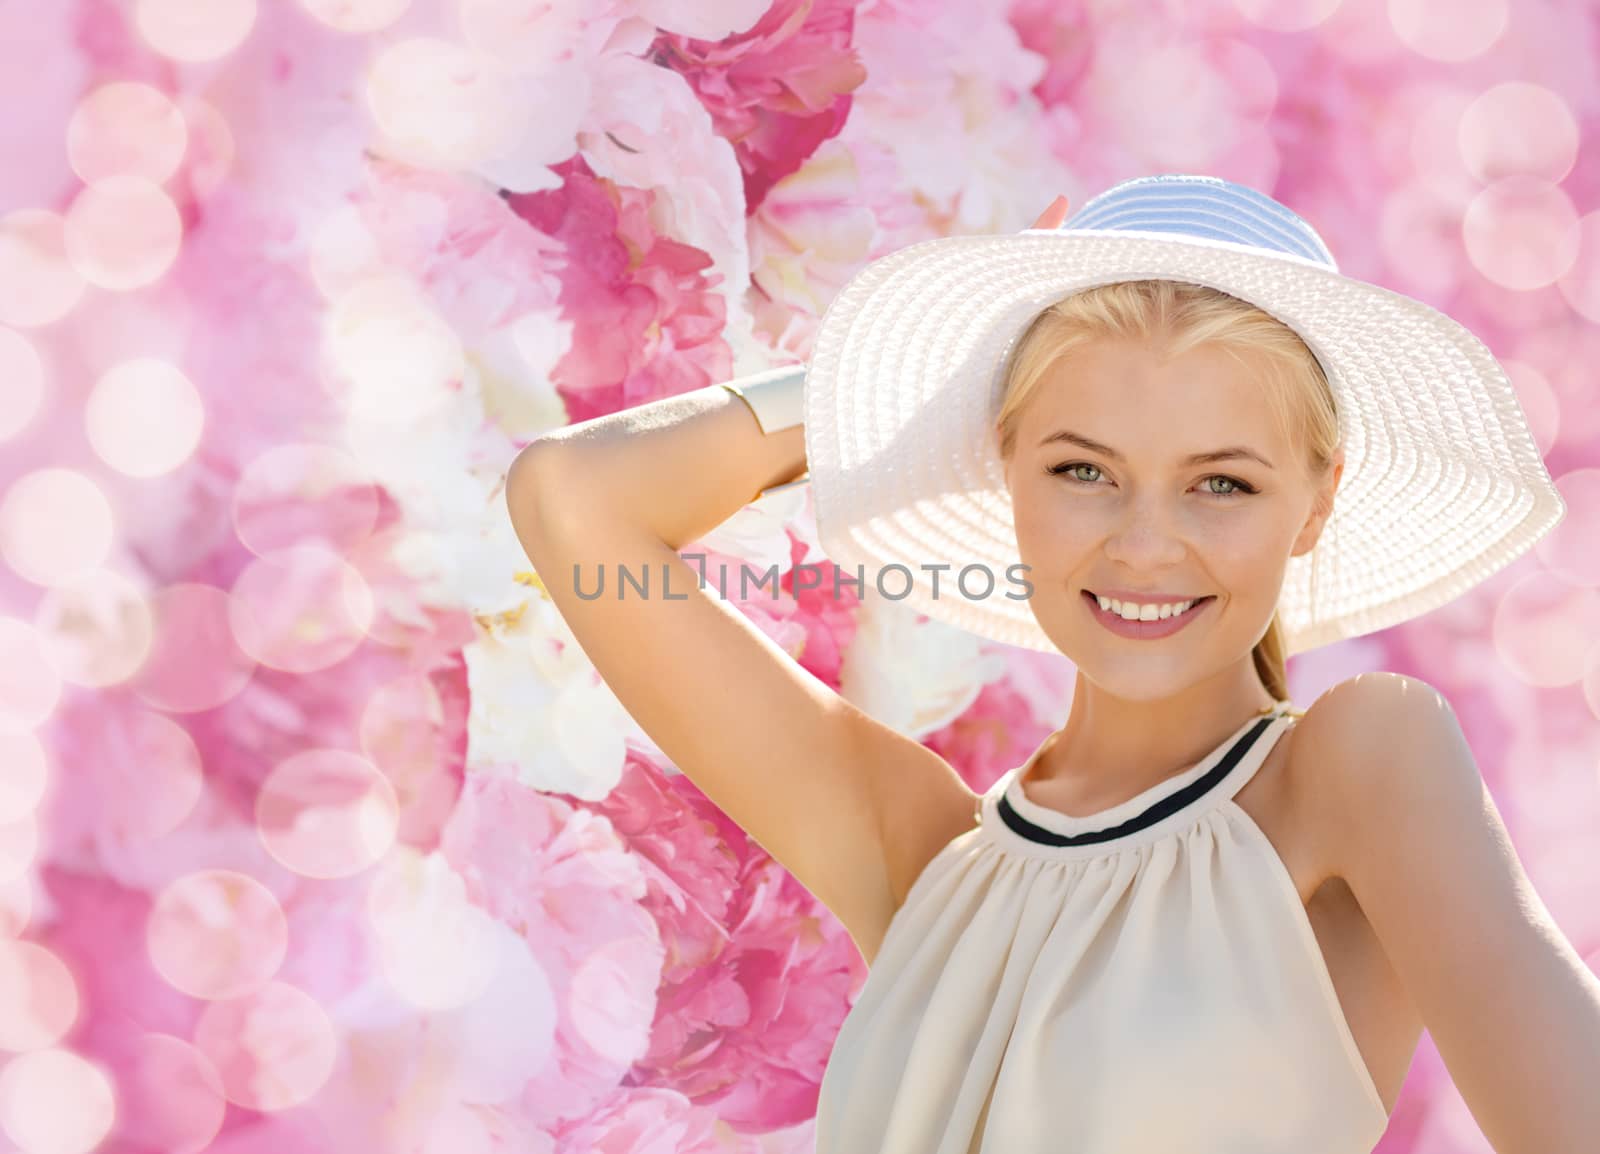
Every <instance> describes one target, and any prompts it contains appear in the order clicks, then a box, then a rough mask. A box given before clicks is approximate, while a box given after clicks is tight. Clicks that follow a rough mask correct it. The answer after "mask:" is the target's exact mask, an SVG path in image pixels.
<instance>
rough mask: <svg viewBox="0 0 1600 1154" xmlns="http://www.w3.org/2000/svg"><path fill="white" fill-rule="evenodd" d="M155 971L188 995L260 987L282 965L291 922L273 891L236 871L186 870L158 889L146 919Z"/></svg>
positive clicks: (224, 994)
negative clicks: (187, 871)
mask: <svg viewBox="0 0 1600 1154" xmlns="http://www.w3.org/2000/svg"><path fill="white" fill-rule="evenodd" d="M145 943H146V946H147V948H148V949H149V951H150V961H151V963H152V964H153V965H154V966H155V969H156V972H157V973H158V974H160V975H161V977H162V978H163V979H164V980H165V981H166V982H167V983H168V984H169V985H171V986H172V987H173V988H174V989H176V990H180V991H182V992H183V993H185V994H188V995H190V996H191V997H196V998H206V999H220V998H234V997H239V996H242V995H244V994H248V993H252V992H254V991H256V990H259V989H261V988H262V987H263V986H264V985H265V984H266V983H267V982H268V981H270V980H271V978H272V976H273V975H274V974H276V973H277V972H278V968H279V967H280V966H281V965H282V964H283V959H284V955H285V954H286V953H287V951H288V947H289V922H288V919H287V918H286V917H285V916H284V912H283V907H282V906H280V905H279V904H278V899H277V898H275V897H273V896H272V891H271V890H269V889H267V887H266V886H264V885H262V884H261V883H260V882H258V881H256V880H255V879H254V878H252V877H250V876H248V875H246V874H242V873H239V872H238V871H237V870H226V869H206V870H196V871H195V872H193V873H189V874H185V875H184V876H183V877H181V878H178V879H177V880H176V881H174V882H172V883H171V884H169V885H168V886H166V887H165V888H164V889H162V891H161V892H160V894H159V895H157V897H156V900H155V903H154V905H153V906H152V908H151V910H150V916H149V918H148V920H147V921H146V923H145Z"/></svg>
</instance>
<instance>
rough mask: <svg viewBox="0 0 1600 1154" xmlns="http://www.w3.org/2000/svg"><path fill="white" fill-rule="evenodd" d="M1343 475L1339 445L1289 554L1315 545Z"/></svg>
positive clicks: (1330, 511)
mask: <svg viewBox="0 0 1600 1154" xmlns="http://www.w3.org/2000/svg"><path fill="white" fill-rule="evenodd" d="M1343 476H1344V446H1343V445H1340V446H1339V448H1338V449H1337V450H1335V452H1334V454H1333V464H1332V465H1331V466H1330V467H1329V469H1328V473H1327V476H1326V477H1325V478H1324V479H1323V482H1322V484H1321V485H1319V486H1318V487H1317V492H1316V496H1315V498H1314V499H1313V500H1312V503H1311V515H1310V516H1308V517H1307V518H1306V523H1305V524H1304V525H1302V526H1301V527H1300V533H1299V535H1298V536H1296V537H1295V539H1294V548H1293V549H1291V550H1290V551H1289V556H1291V557H1299V556H1300V555H1302V554H1304V553H1309V552H1311V550H1312V548H1313V547H1314V546H1315V545H1316V543H1317V538H1319V537H1321V536H1322V527H1323V526H1324V525H1326V524H1327V523H1328V518H1329V517H1331V516H1332V515H1333V495H1334V493H1335V492H1337V491H1338V488H1339V480H1340V478H1341V477H1343Z"/></svg>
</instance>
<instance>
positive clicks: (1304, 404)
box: [995, 280, 1339, 700]
mask: <svg viewBox="0 0 1600 1154" xmlns="http://www.w3.org/2000/svg"><path fill="white" fill-rule="evenodd" d="M1097 339H1109V340H1132V341H1139V342H1141V343H1145V344H1150V345H1153V346H1155V347H1156V348H1157V349H1158V351H1160V352H1161V353H1162V354H1163V355H1165V356H1166V357H1168V358H1171V357H1177V356H1181V355H1182V354H1184V353H1186V352H1188V351H1189V350H1191V349H1194V348H1196V347H1198V346H1201V345H1207V346H1211V347H1214V348H1217V349H1220V350H1221V351H1223V352H1226V353H1227V354H1229V355H1230V356H1232V357H1233V358H1234V359H1235V360H1236V361H1238V362H1239V363H1240V365H1242V366H1243V367H1244V368H1245V369H1246V370H1248V371H1250V372H1252V373H1255V374H1256V375H1257V377H1258V379H1259V380H1261V382H1262V385H1263V390H1262V391H1263V394H1264V395H1265V397H1266V399H1267V402H1268V404H1269V405H1270V406H1271V410H1272V413H1273V417H1274V419H1275V420H1276V421H1277V422H1278V428H1279V429H1280V430H1281V431H1283V432H1284V433H1285V435H1286V436H1287V437H1288V438H1289V439H1290V440H1291V441H1293V442H1294V443H1297V444H1299V445H1301V446H1302V448H1303V449H1304V454H1303V459H1304V463H1305V471H1306V476H1307V478H1308V479H1310V480H1312V481H1313V482H1314V483H1315V482H1317V481H1320V480H1321V479H1322V478H1324V477H1325V476H1326V475H1327V471H1328V470H1329V469H1330V468H1332V466H1333V460H1334V455H1335V453H1336V452H1337V450H1338V446H1339V417H1338V409H1337V406H1336V404H1335V401H1334V397H1333V392H1332V390H1331V389H1330V388H1329V386H1328V379H1327V376H1326V375H1325V374H1324V373H1323V370H1322V365H1321V364H1320V363H1319V362H1318V361H1317V358H1316V357H1315V355H1313V354H1312V352H1311V350H1310V349H1309V348H1308V347H1307V346H1306V344H1305V342H1304V341H1302V340H1301V339H1300V337H1299V335H1298V334H1297V333H1295V331H1294V330H1293V329H1291V328H1289V326H1287V325H1285V324H1284V323H1283V322H1282V321H1280V320H1278V319H1277V318H1276V317H1274V316H1272V315H1271V314H1270V313H1267V312H1265V311H1263V310H1262V309H1259V308H1257V307H1256V306H1255V305H1253V304H1251V303H1249V302H1248V301H1245V300H1241V299H1240V298H1238V297H1236V296H1233V295H1231V294H1229V293H1225V292H1223V291H1222V290H1221V289H1215V288H1211V287H1210V286H1208V285H1200V284H1191V283H1189V282H1187V281H1174V280H1131V281H1118V282H1116V283H1114V284H1105V285H1096V286H1094V287H1092V288H1087V289H1083V290H1081V291H1079V292H1075V293H1073V294H1072V295H1070V296H1067V297H1063V298H1062V299H1061V300H1058V301H1056V302H1055V303H1054V304H1051V305H1049V306H1048V307H1046V308H1045V309H1044V310H1043V311H1042V312H1040V313H1039V314H1038V315H1037V316H1035V317H1034V318H1033V320H1032V321H1030V322H1029V324H1028V327H1027V328H1026V329H1025V330H1024V331H1023V333H1022V335H1021V337H1019V338H1018V340H1017V343H1016V346H1015V348H1014V349H1013V350H1012V354H1011V357H1010V359H1009V361H1008V363H1007V365H1006V370H1005V377H1004V380H1003V383H1002V386H1001V401H1000V410H999V413H998V415H997V416H996V418H995V429H996V433H997V434H998V436H999V440H1000V455H1001V458H1002V459H1003V460H1007V461H1009V460H1010V459H1011V455H1012V453H1013V452H1014V451H1015V449H1016V439H1017V423H1018V415H1019V413H1020V412H1021V410H1022V408H1023V407H1024V406H1025V405H1026V404H1027V403H1028V400H1029V398H1031V397H1032V396H1033V394H1034V392H1035V391H1036V390H1037V389H1038V387H1039V382H1040V381H1041V380H1042V379H1043V378H1044V375H1045V373H1046V371H1047V370H1048V369H1049V368H1050V366H1051V365H1053V364H1054V363H1055V362H1056V361H1057V360H1058V359H1060V358H1061V357H1063V356H1065V355H1066V354H1067V353H1069V352H1071V351H1072V350H1073V349H1075V348H1078V347H1080V346H1082V345H1084V344H1087V343H1089V342H1090V341H1093V340H1097ZM1263 370H1264V371H1263ZM1315 562H1316V558H1315V555H1313V558H1312V585H1313V588H1315V581H1316V578H1315V569H1316V565H1315ZM1253 656H1254V658H1255V667H1256V674H1257V675H1258V676H1259V677H1260V678H1261V684H1262V685H1263V686H1265V687H1266V689H1267V692H1269V693H1271V694H1272V696H1273V697H1274V698H1275V699H1278V700H1287V699H1288V697H1289V690H1288V676H1287V671H1286V669H1285V663H1286V661H1287V653H1286V652H1285V648H1284V638H1283V628H1282V625H1281V623H1280V622H1279V620H1278V615H1277V614H1276V613H1274V614H1273V615H1272V622H1271V624H1269V625H1268V626H1267V632H1266V634H1265V635H1264V636H1263V637H1262V638H1261V640H1260V641H1258V642H1257V643H1256V647H1255V649H1254V651H1253Z"/></svg>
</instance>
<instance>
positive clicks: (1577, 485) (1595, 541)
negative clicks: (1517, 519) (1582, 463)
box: [1534, 469, 1600, 585]
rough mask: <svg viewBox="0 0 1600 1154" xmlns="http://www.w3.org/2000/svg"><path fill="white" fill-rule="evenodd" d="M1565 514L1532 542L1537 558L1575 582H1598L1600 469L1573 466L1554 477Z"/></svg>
mask: <svg viewBox="0 0 1600 1154" xmlns="http://www.w3.org/2000/svg"><path fill="white" fill-rule="evenodd" d="M1555 486H1556V489H1557V490H1558V491H1559V492H1560V493H1561V499H1562V500H1563V501H1565V502H1566V503H1567V515H1566V516H1565V517H1563V518H1562V519H1561V521H1560V522H1559V523H1558V524H1557V525H1556V526H1555V528H1553V529H1551V530H1550V532H1549V533H1547V534H1545V536H1543V537H1541V538H1540V539H1539V540H1538V542H1537V543H1536V544H1535V545H1534V551H1535V553H1537V555H1538V557H1539V560H1541V561H1543V562H1544V564H1545V565H1546V567H1548V568H1549V569H1550V571H1551V572H1552V573H1555V574H1556V575H1557V576H1560V577H1563V578H1565V579H1566V580H1568V581H1570V582H1572V583H1573V584H1574V585H1600V538H1597V537H1596V536H1595V526H1596V525H1600V469H1573V470H1571V471H1570V472H1567V473H1563V474H1562V475H1561V476H1559V477H1557V478H1555Z"/></svg>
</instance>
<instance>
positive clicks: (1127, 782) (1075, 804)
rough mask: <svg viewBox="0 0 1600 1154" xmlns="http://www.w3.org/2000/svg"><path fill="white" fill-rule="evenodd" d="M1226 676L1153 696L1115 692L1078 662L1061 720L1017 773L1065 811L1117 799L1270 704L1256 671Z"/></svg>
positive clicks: (1170, 771)
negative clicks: (1066, 712)
mask: <svg viewBox="0 0 1600 1154" xmlns="http://www.w3.org/2000/svg"><path fill="white" fill-rule="evenodd" d="M1244 672H1246V673H1247V674H1248V677H1241V676H1230V677H1229V678H1226V679H1212V680H1211V681H1208V682H1200V683H1196V684H1194V685H1191V686H1188V687H1186V688H1185V689H1183V690H1182V691H1181V692H1180V693H1177V694H1174V695H1171V696H1166V697H1159V698H1129V697H1124V696H1119V695H1117V694H1115V693H1112V692H1110V691H1108V690H1106V689H1104V688H1102V687H1100V686H1097V685H1095V684H1094V683H1093V682H1091V681H1089V680H1088V679H1087V678H1085V677H1084V675H1083V673H1082V671H1081V670H1080V671H1079V672H1078V675H1077V683H1076V686H1075V688H1074V691H1073V697H1072V707H1071V712H1070V714H1069V715H1068V717H1067V722H1066V724H1065V725H1063V726H1062V727H1061V729H1059V730H1057V731H1056V733H1055V734H1054V735H1053V736H1052V737H1051V738H1049V739H1048V740H1047V741H1046V742H1045V743H1044V744H1043V745H1042V746H1041V747H1040V749H1039V752H1038V753H1037V754H1036V756H1035V759H1034V761H1033V762H1032V764H1030V765H1029V766H1028V767H1027V771H1026V773H1025V774H1024V776H1025V777H1026V778H1027V780H1028V782H1029V783H1030V784H1035V785H1043V784H1045V783H1048V785H1047V789H1048V790H1049V792H1050V793H1051V795H1052V797H1053V799H1054V801H1055V802H1056V803H1057V804H1060V805H1062V806H1063V807H1064V808H1065V809H1066V810H1068V811H1069V812H1078V813H1092V812H1098V811H1099V810H1103V809H1107V808H1110V807H1112V806H1116V805H1120V804H1122V803H1123V802H1125V801H1127V800H1128V799H1130V798H1133V797H1136V796H1138V795H1139V794H1140V793H1143V792H1144V791H1145V790H1147V789H1149V788H1151V787H1152V786H1154V785H1156V784H1158V783H1160V782H1162V781H1165V780H1166V779H1167V778H1169V777H1173V776H1175V775H1177V774H1180V773H1182V772H1184V771H1185V770H1187V769H1190V768H1192V767H1193V766H1195V765H1196V764H1198V763H1199V762H1200V760H1201V759H1202V758H1204V757H1205V756H1206V755H1207V754H1208V753H1210V752H1212V751H1213V750H1214V749H1216V748H1217V747H1218V746H1219V745H1221V744H1222V743H1223V742H1224V741H1225V740H1226V739H1227V738H1228V735H1229V734H1231V733H1233V732H1234V731H1235V730H1237V729H1238V728H1239V727H1240V726H1242V725H1244V724H1245V723H1246V722H1248V721H1250V720H1252V719H1254V718H1256V717H1260V716H1263V715H1265V714H1266V713H1269V712H1271V711H1272V710H1273V709H1274V708H1277V706H1278V704H1279V703H1278V702H1276V701H1274V700H1273V698H1272V695H1271V694H1270V693H1268V692H1267V690H1266V688H1265V687H1264V686H1263V685H1262V684H1261V681H1260V679H1259V678H1258V677H1257V676H1256V672H1255V667H1254V664H1253V663H1251V664H1250V666H1249V668H1248V669H1247V670H1245V671H1244Z"/></svg>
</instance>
